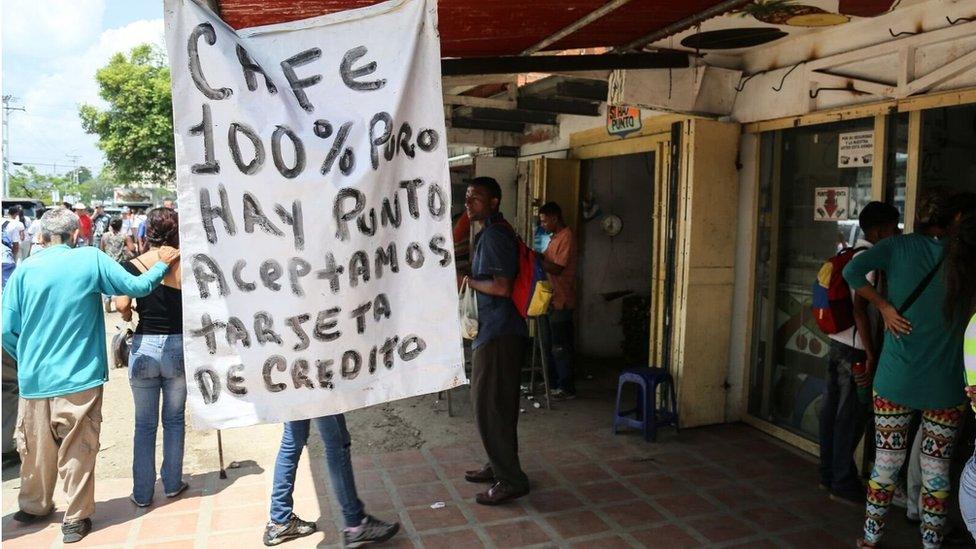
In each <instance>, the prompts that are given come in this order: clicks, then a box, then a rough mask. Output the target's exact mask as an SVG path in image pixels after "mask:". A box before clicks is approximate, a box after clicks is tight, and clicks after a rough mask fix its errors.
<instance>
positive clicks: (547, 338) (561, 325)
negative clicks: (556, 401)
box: [540, 309, 576, 393]
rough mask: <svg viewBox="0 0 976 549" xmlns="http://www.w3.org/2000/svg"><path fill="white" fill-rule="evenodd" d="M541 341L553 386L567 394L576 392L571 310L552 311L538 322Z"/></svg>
mask: <svg viewBox="0 0 976 549" xmlns="http://www.w3.org/2000/svg"><path fill="white" fill-rule="evenodd" d="M540 325H541V329H542V338H543V339H542V341H543V343H544V345H543V347H544V348H545V351H546V352H547V353H549V365H550V371H551V372H552V373H553V374H554V375H553V381H554V383H553V385H554V386H555V388H556V389H562V390H563V391H566V392H567V393H575V392H576V384H575V383H574V382H573V355H574V353H575V350H574V345H573V309H552V310H550V311H549V312H548V313H546V316H545V317H544V318H543V319H542V322H540Z"/></svg>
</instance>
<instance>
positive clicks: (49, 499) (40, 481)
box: [16, 386, 102, 522]
mask: <svg viewBox="0 0 976 549" xmlns="http://www.w3.org/2000/svg"><path fill="white" fill-rule="evenodd" d="M101 428H102V387H101V386H99V387H94V388H92V389H87V390H85V391H81V392H78V393H71V394H68V395H63V396H59V397H51V398H32V399H27V398H21V399H20V402H19V406H18V413H17V432H16V439H17V451H18V452H20V459H21V461H22V463H21V466H20V496H19V497H18V501H19V503H20V509H21V511H25V512H27V513H31V514H34V515H46V514H48V513H49V512H51V510H52V509H53V508H54V501H53V497H54V485H55V483H56V482H57V476H58V474H60V476H61V478H63V479H64V492H65V495H66V496H67V500H68V508H67V509H66V510H65V513H64V522H74V521H78V520H82V519H86V518H88V517H90V516H92V514H93V513H94V512H95V458H96V457H97V456H98V436H99V433H100V431H101Z"/></svg>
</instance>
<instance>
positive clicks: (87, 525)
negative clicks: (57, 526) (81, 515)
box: [61, 518, 92, 543]
mask: <svg viewBox="0 0 976 549" xmlns="http://www.w3.org/2000/svg"><path fill="white" fill-rule="evenodd" d="M91 528H92V527H91V519H90V518H86V519H83V520H74V521H71V522H65V523H64V524H62V525H61V535H62V540H61V541H63V542H64V543H78V542H79V541H81V540H83V539H85V536H87V535H88V533H89V532H91Z"/></svg>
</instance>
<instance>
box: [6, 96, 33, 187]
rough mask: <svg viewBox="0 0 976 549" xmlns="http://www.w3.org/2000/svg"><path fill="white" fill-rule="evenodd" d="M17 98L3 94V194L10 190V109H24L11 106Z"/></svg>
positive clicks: (23, 109)
mask: <svg viewBox="0 0 976 549" xmlns="http://www.w3.org/2000/svg"><path fill="white" fill-rule="evenodd" d="M16 99H17V98H16V97H13V96H12V95H4V96H3V196H7V193H8V192H9V190H10V186H9V184H8V178H9V177H10V120H9V118H10V111H24V112H27V109H25V108H24V107H11V106H10V103H11V102H12V101H15V100H16Z"/></svg>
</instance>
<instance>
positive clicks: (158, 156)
mask: <svg viewBox="0 0 976 549" xmlns="http://www.w3.org/2000/svg"><path fill="white" fill-rule="evenodd" d="M95 80H96V81H97V82H98V86H99V95H100V96H101V98H102V99H104V100H105V101H106V102H107V103H108V104H109V107H108V109H107V110H104V111H101V110H99V109H98V108H96V107H95V106H92V105H82V106H81V108H80V109H79V115H80V116H81V125H82V127H83V128H84V129H85V131H86V132H88V133H90V134H97V135H98V147H99V148H100V149H101V150H102V151H103V152H104V153H105V158H106V160H107V162H108V164H109V165H110V166H111V167H112V169H113V171H114V172H115V174H116V175H117V177H118V179H119V180H121V181H124V182H126V183H152V184H159V185H162V184H165V183H168V182H170V181H172V180H173V175H174V172H175V164H176V154H175V151H174V145H173V102H172V95H171V92H170V73H169V67H168V66H167V64H166V60H165V57H164V56H163V54H162V52H160V51H159V50H157V49H156V48H154V47H152V46H150V45H149V44H143V45H140V46H136V47H135V48H133V49H132V51H131V52H130V53H129V55H128V56H126V55H124V54H122V53H117V54H115V55H114V56H112V59H111V60H110V61H109V63H108V65H106V66H104V67H102V68H101V69H99V70H98V72H96V73H95Z"/></svg>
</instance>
